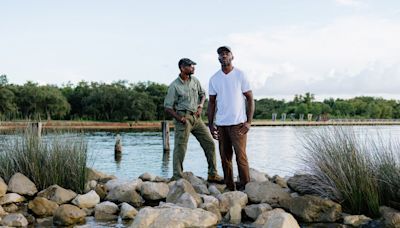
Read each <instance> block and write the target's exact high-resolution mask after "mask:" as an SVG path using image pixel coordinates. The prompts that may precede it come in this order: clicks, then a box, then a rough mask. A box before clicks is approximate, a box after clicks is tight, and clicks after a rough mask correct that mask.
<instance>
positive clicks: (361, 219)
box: [343, 215, 372, 227]
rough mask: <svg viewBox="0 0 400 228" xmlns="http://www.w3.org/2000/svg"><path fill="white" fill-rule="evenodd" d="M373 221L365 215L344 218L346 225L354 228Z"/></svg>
mask: <svg viewBox="0 0 400 228" xmlns="http://www.w3.org/2000/svg"><path fill="white" fill-rule="evenodd" d="M370 221H372V219H371V218H368V217H367V216H365V215H346V216H344V217H343V223H344V224H346V225H351V226H354V227H358V226H361V225H364V224H367V223H369V222H370Z"/></svg>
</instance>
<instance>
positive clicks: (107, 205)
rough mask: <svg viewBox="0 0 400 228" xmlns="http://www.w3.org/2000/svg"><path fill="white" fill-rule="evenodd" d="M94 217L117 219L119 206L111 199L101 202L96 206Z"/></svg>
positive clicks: (98, 218)
mask: <svg viewBox="0 0 400 228" xmlns="http://www.w3.org/2000/svg"><path fill="white" fill-rule="evenodd" d="M94 217H95V218H96V219H97V220H117V219H118V206H117V205H116V204H115V203H112V202H110V201H105V202H102V203H99V204H97V205H96V207H95V208H94Z"/></svg>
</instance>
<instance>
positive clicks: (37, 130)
mask: <svg viewBox="0 0 400 228" xmlns="http://www.w3.org/2000/svg"><path fill="white" fill-rule="evenodd" d="M29 128H30V129H31V131H32V133H33V134H35V135H37V136H38V137H39V138H40V137H42V123H41V122H32V123H29Z"/></svg>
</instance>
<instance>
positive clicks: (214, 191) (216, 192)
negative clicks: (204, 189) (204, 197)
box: [208, 185, 221, 197]
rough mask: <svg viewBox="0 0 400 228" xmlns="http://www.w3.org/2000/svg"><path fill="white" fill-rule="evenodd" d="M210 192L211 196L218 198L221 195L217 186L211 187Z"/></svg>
mask: <svg viewBox="0 0 400 228" xmlns="http://www.w3.org/2000/svg"><path fill="white" fill-rule="evenodd" d="M208 191H209V192H210V195H213V196H215V197H216V196H218V195H219V194H221V192H220V191H219V190H218V188H217V187H216V186H215V185H210V186H208Z"/></svg>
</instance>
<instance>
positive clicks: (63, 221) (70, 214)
mask: <svg viewBox="0 0 400 228" xmlns="http://www.w3.org/2000/svg"><path fill="white" fill-rule="evenodd" d="M85 216H86V213H85V212H84V211H83V210H81V209H80V208H79V207H77V206H74V205H71V204H63V205H61V206H59V207H58V208H57V209H56V211H55V212H54V216H53V223H54V224H55V225H57V226H70V225H74V224H82V223H85V221H86V218H85Z"/></svg>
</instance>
